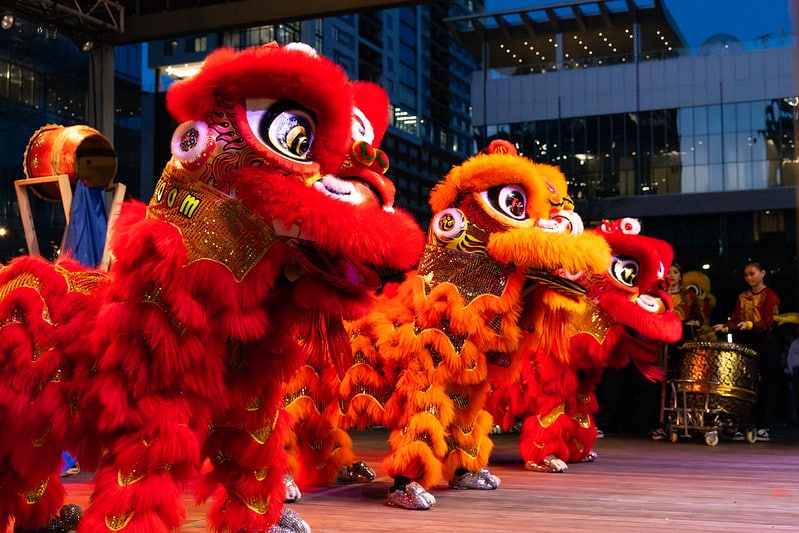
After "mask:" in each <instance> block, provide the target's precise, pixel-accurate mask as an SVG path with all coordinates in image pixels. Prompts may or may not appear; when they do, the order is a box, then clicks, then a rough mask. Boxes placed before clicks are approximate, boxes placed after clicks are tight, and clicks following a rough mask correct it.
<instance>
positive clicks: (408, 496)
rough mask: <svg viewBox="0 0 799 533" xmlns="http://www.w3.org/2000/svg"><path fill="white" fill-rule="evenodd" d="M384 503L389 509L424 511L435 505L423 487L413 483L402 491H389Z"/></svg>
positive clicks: (430, 495) (434, 500)
mask: <svg viewBox="0 0 799 533" xmlns="http://www.w3.org/2000/svg"><path fill="white" fill-rule="evenodd" d="M386 503H387V504H388V505H390V506H391V507H402V508H403V509H411V510H413V511H424V510H426V509H430V507H432V506H433V504H435V503H436V499H435V497H434V496H433V495H432V494H430V493H429V492H427V491H426V490H425V489H424V487H422V486H421V485H419V484H418V483H417V482H415V481H411V482H410V483H408V484H407V485H406V486H405V489H403V490H393V491H390V492H389V493H388V500H387V501H386Z"/></svg>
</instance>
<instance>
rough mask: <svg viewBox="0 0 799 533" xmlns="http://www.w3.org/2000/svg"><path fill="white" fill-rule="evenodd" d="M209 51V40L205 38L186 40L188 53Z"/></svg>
mask: <svg viewBox="0 0 799 533" xmlns="http://www.w3.org/2000/svg"><path fill="white" fill-rule="evenodd" d="M207 50H208V38H207V37H205V36H202V37H194V38H191V37H190V38H188V39H186V53H188V54H192V53H196V52H205V51H207Z"/></svg>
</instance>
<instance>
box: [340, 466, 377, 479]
mask: <svg viewBox="0 0 799 533" xmlns="http://www.w3.org/2000/svg"><path fill="white" fill-rule="evenodd" d="M374 480H375V472H374V470H372V469H371V468H369V465H367V464H366V463H364V462H363V461H355V462H354V463H352V465H350V466H347V465H344V466H342V467H341V470H339V471H338V476H337V477H336V481H338V482H339V483H370V482H372V481H374Z"/></svg>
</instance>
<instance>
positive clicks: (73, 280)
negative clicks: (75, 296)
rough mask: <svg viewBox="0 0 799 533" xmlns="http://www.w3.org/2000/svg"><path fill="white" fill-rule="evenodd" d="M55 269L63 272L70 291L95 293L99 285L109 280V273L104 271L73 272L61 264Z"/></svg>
mask: <svg viewBox="0 0 799 533" xmlns="http://www.w3.org/2000/svg"><path fill="white" fill-rule="evenodd" d="M55 271H56V272H58V273H59V274H61V276H62V277H63V278H64V281H66V282H67V289H68V290H69V292H79V293H81V294H86V295H90V294H92V293H94V291H95V290H96V289H97V287H98V286H99V285H102V284H103V283H108V281H109V277H108V275H106V274H105V273H103V272H96V271H79V272H73V271H71V270H67V269H66V268H64V267H62V266H59V265H56V266H55Z"/></svg>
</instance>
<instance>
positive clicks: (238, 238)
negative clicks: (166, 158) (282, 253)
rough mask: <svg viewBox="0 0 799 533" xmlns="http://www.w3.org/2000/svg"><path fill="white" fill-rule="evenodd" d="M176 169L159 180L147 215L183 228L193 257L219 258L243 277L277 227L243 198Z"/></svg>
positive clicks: (165, 173)
mask: <svg viewBox="0 0 799 533" xmlns="http://www.w3.org/2000/svg"><path fill="white" fill-rule="evenodd" d="M172 170H173V169H171V167H167V168H166V169H165V170H164V172H163V174H162V175H161V179H160V180H159V181H158V183H157V184H156V187H155V192H154V194H153V197H152V199H151V200H150V204H149V205H148V206H147V217H148V218H152V219H156V220H163V221H165V222H168V223H170V224H172V225H173V226H175V227H176V228H177V229H178V231H180V235H181V237H182V238H183V244H184V245H185V246H186V252H187V254H188V259H189V263H192V262H194V261H199V260H201V259H209V260H211V261H215V262H217V263H219V264H221V265H224V266H225V267H227V268H228V269H229V270H230V271H231V272H232V273H233V276H234V277H235V278H236V280H237V281H241V280H242V279H244V276H246V275H247V273H248V272H249V271H250V270H251V269H252V268H253V267H254V266H255V265H256V264H258V262H259V261H260V260H261V258H263V256H264V255H265V254H266V252H267V251H268V250H269V248H270V247H271V246H272V244H273V243H274V242H275V241H276V240H277V236H276V234H275V232H274V231H273V230H272V229H271V228H270V227H269V226H267V224H266V223H265V222H264V221H263V220H261V219H259V218H258V217H257V216H255V215H254V214H253V213H252V212H251V211H250V210H249V209H247V208H246V207H245V206H243V205H242V204H241V203H239V202H237V201H236V200H234V199H232V198H230V197H229V196H226V195H224V194H222V193H221V192H220V191H218V190H216V189H214V188H213V187H210V186H208V185H206V184H205V183H202V182H200V181H196V180H192V179H187V178H185V177H184V176H181V175H179V174H177V173H173V171H172Z"/></svg>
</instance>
